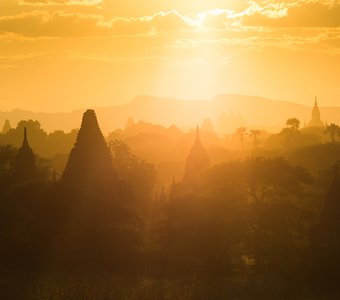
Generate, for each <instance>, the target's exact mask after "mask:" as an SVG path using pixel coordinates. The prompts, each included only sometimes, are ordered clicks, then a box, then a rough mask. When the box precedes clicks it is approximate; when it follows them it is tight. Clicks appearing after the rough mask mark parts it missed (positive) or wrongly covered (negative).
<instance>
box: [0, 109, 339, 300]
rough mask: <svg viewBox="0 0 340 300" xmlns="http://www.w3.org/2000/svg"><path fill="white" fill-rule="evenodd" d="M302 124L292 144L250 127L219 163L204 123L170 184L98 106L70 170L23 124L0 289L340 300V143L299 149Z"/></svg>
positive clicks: (6, 151) (7, 150) (69, 294)
mask: <svg viewBox="0 0 340 300" xmlns="http://www.w3.org/2000/svg"><path fill="white" fill-rule="evenodd" d="M291 123H292V124H290V123H289V124H290V126H291V127H288V128H286V129H285V130H284V131H283V132H282V133H281V135H282V139H283V140H286V141H287V139H288V141H289V143H287V145H288V146H287V148H280V149H276V150H273V149H272V148H261V147H259V145H258V141H257V140H256V139H255V138H254V137H255V136H258V134H259V133H256V132H253V134H252V140H253V142H254V144H253V148H252V150H251V151H249V152H247V151H245V150H244V149H243V150H242V152H241V153H242V155H241V156H242V157H241V158H240V159H237V160H229V161H225V162H223V163H219V164H211V158H210V157H209V155H208V153H207V152H206V151H205V148H204V146H203V144H202V142H201V140H200V134H199V131H198V130H197V132H196V137H195V140H194V142H193V146H192V148H191V150H190V152H189V154H188V156H187V159H186V163H185V167H184V175H183V176H182V177H181V178H180V179H176V178H174V179H173V180H172V182H171V183H170V184H168V185H164V186H163V187H161V188H160V189H157V188H155V184H156V182H157V172H156V168H155V166H154V165H153V164H150V163H147V162H146V161H144V160H142V159H140V158H138V157H137V156H135V155H133V154H132V153H131V150H130V149H129V147H128V146H127V145H126V144H125V143H124V142H122V141H119V140H116V139H115V140H113V141H111V142H110V143H109V146H108V144H107V143H106V141H105V140H104V137H103V135H102V133H101V132H100V129H99V126H98V123H97V119H96V117H95V114H94V112H93V111H87V112H86V113H85V114H84V118H83V122H82V125H81V128H80V130H79V132H78V136H77V140H76V142H75V145H74V147H73V149H72V151H71V153H70V155H69V158H68V162H67V165H66V167H65V170H64V172H63V174H62V176H60V178H59V177H58V176H57V175H56V174H55V173H53V171H52V170H51V169H50V168H49V167H48V162H46V161H44V160H42V159H38V158H37V157H36V156H35V155H34V153H33V150H32V148H31V147H30V145H29V138H28V137H27V135H26V131H24V130H23V131H22V132H25V136H24V141H23V144H22V146H21V147H20V148H19V149H16V148H14V147H12V146H5V145H4V146H1V147H0V187H1V188H0V240H1V247H0V267H1V275H0V298H1V299H23V300H24V299H337V297H338V296H339V295H340V294H339V288H338V286H339V280H340V271H339V270H340V177H339V176H340V175H339V174H338V162H337V160H338V156H337V155H338V154H340V144H338V143H337V142H336V141H335V140H334V141H333V140H332V143H328V144H324V143H316V144H314V145H303V146H301V145H300V146H292V143H293V144H294V143H296V142H297V141H300V139H299V137H300V134H301V135H303V133H300V132H299V129H298V126H296V121H295V120H293V121H292V122H291ZM22 129H23V128H22ZM244 131H245V130H244V129H242V130H241V129H240V130H239V132H238V136H239V137H242V135H243V134H244ZM272 138H274V137H272ZM275 138H280V137H279V136H277V137H275ZM240 141H241V142H243V141H244V140H243V138H241V139H240ZM242 148H243V145H242ZM278 154H280V155H278ZM155 190H156V192H155Z"/></svg>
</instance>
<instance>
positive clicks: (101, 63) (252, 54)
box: [0, 0, 340, 111]
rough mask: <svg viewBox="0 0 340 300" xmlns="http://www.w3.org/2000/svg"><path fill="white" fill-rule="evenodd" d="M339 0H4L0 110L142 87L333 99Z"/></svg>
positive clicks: (94, 100)
mask: <svg viewBox="0 0 340 300" xmlns="http://www.w3.org/2000/svg"><path fill="white" fill-rule="evenodd" d="M339 83H340V1H338V0H333V1H332V0H290V1H280V0H276V1H275V0H258V1H243V0H224V1H221V0H191V1H190V0H168V1H163V0H134V1H132V0H122V1H118V0H0V110H10V109H13V108H22V109H29V110H34V111H67V110H72V109H77V108H85V107H88V106H112V105H116V104H120V103H124V102H127V101H129V100H131V99H132V98H133V97H134V96H136V95H140V94H148V95H154V96H163V97H175V98H182V99H209V98H211V97H213V96H215V95H217V94H221V93H238V94H246V95H259V96H265V97H268V98H272V99H284V100H290V101H295V102H298V103H302V104H308V105H311V104H312V102H313V97H314V95H318V96H319V101H320V102H321V103H320V104H321V105H328V106H329V105H340V84H339Z"/></svg>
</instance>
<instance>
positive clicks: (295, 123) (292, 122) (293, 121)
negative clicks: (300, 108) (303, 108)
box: [286, 118, 300, 131]
mask: <svg viewBox="0 0 340 300" xmlns="http://www.w3.org/2000/svg"><path fill="white" fill-rule="evenodd" d="M286 125H287V126H288V127H289V128H290V129H292V130H294V131H298V130H299V129H300V121H299V120H298V119H297V118H290V119H288V120H287V121H286Z"/></svg>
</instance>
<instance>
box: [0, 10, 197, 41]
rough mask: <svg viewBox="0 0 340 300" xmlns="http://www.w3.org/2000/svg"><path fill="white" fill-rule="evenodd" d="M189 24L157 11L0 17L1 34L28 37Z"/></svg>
mask: <svg viewBox="0 0 340 300" xmlns="http://www.w3.org/2000/svg"><path fill="white" fill-rule="evenodd" d="M192 26H193V24H191V19H189V18H187V17H185V16H182V15H181V14H179V13H178V12H177V11H169V12H159V13H156V14H154V15H152V16H143V17H114V18H111V19H107V18H104V17H103V16H101V15H96V14H82V13H66V12H63V11H56V12H48V11H41V10H37V11H31V12H25V13H21V14H18V15H13V16H2V17H0V33H2V34H5V33H13V34H19V35H23V36H28V37H40V36H49V37H83V36H106V35H139V34H149V33H150V32H154V31H156V32H164V31H176V30H187V29H190V28H192Z"/></svg>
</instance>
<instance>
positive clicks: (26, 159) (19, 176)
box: [14, 127, 37, 183]
mask: <svg viewBox="0 0 340 300" xmlns="http://www.w3.org/2000/svg"><path fill="white" fill-rule="evenodd" d="M14 172H15V181H16V182H17V183H24V182H28V181H31V180H34V179H35V178H36V175H37V169H36V163H35V155H34V153H33V150H32V148H31V147H30V145H29V143H28V138H27V129H26V127H25V128H24V140H23V143H22V146H21V148H19V152H18V155H17V157H16V163H15V171H14Z"/></svg>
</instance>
